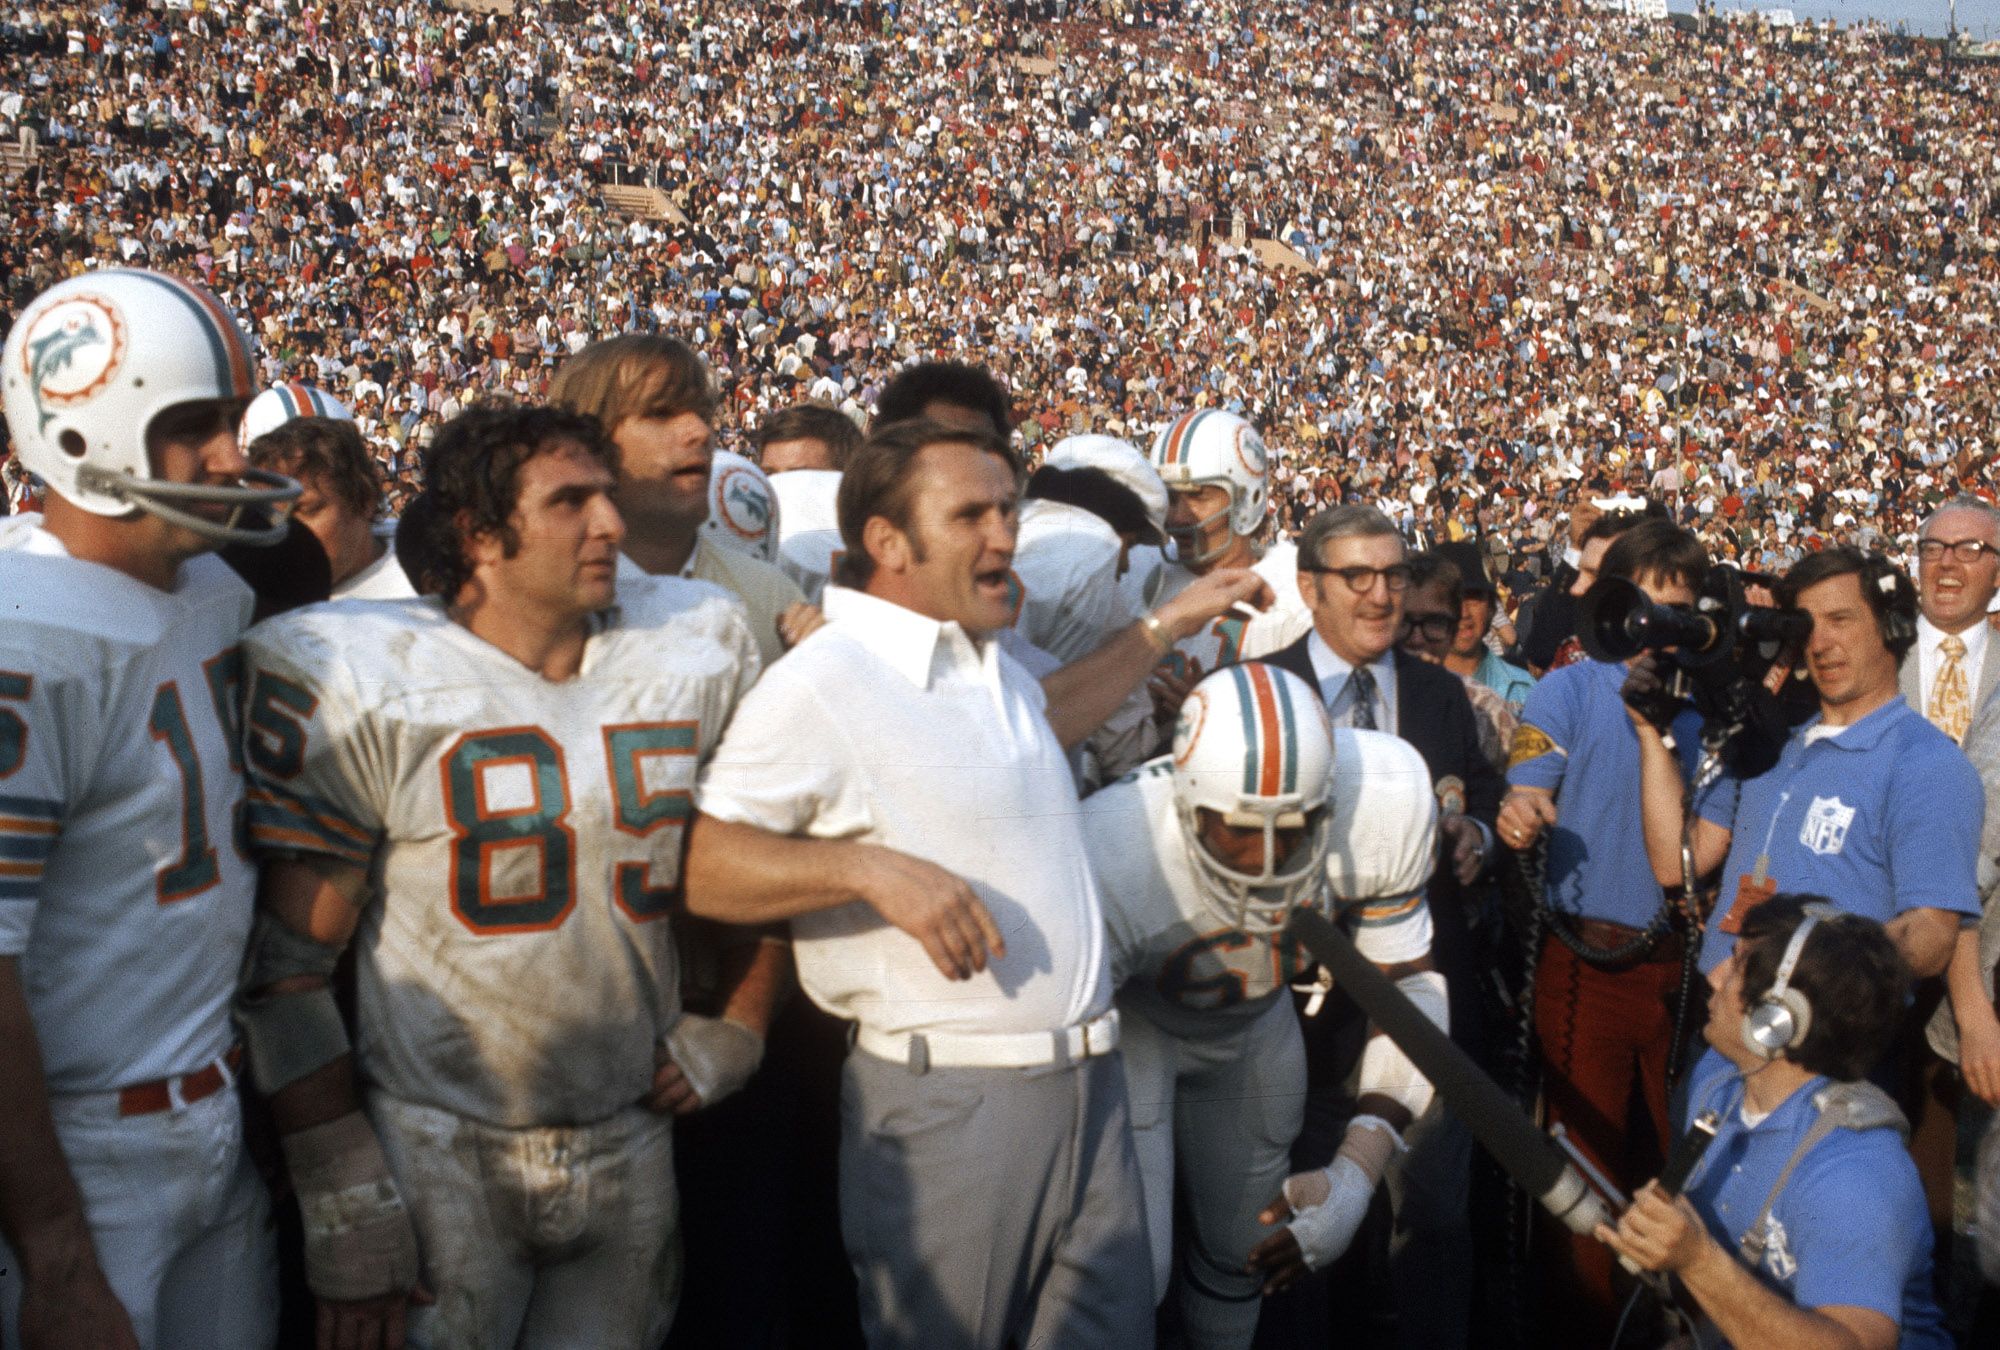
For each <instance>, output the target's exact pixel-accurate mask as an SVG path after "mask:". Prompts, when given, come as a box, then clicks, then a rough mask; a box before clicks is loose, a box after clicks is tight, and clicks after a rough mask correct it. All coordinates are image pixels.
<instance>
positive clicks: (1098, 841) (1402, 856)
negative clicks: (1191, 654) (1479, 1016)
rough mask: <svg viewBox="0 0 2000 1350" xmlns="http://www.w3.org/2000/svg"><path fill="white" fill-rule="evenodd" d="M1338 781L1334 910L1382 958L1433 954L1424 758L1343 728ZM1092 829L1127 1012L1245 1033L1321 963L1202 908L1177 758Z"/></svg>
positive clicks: (1161, 1023) (1125, 786)
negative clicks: (1180, 808) (1177, 783)
mask: <svg viewBox="0 0 2000 1350" xmlns="http://www.w3.org/2000/svg"><path fill="white" fill-rule="evenodd" d="M1404 752H1407V757H1406V755H1405V753H1404ZM1412 761H1414V764H1412ZM1333 772H1334V802H1333V821H1332V824H1331V826H1330V828H1329V841H1328V847H1327V879H1328V888H1327V895H1329V896H1331V897H1332V900H1331V902H1330V903H1331V904H1332V906H1333V912H1334V914H1335V916H1336V917H1337V919H1338V920H1339V922H1340V923H1341V924H1342V925H1343V926H1344V927H1346V928H1348V929H1349V930H1350V931H1351V932H1352V934H1353V936H1354V939H1355V945H1356V946H1357V947H1359V948H1360V949H1361V952H1362V954H1363V955H1364V956H1367V957H1368V958H1369V959H1370V960H1373V961H1379V962H1382V963H1383V964H1392V963H1394V962H1398V961H1405V960H1414V959H1415V958H1416V957H1417V956H1420V955H1422V954H1423V953H1424V952H1427V951H1429V950H1430V933H1431V924H1430V910H1429V907H1428V906H1427V905H1426V904H1425V903H1424V897H1423V887H1424V883H1425V881H1426V880H1427V879H1428V877H1429V876H1430V871H1431V865H1432V863H1433V861H1434V860H1435V857H1436V848H1437V825H1436V817H1437V803H1436V799H1435V798H1434V797H1433V796H1432V794H1431V789H1430V777H1429V774H1428V773H1427V772H1425V770H1424V765H1423V760H1422V757H1421V756H1419V755H1418V754H1417V752H1416V751H1415V750H1414V749H1411V748H1410V747H1409V746H1408V744H1407V743H1405V742H1403V741H1401V740H1398V739H1397V738H1396V737H1394V736H1391V735H1389V734H1388V733H1386V732H1378V731H1351V730H1348V729H1344V728H1343V729H1341V730H1338V731H1336V732H1335V743H1334V770H1333ZM1083 834H1084V841H1085V843H1086V845H1087V846H1088V848H1089V850H1090V860H1091V866H1092V867H1093V868H1094V869H1095V871H1096V873H1097V879H1098V885H1099V887H1100V889H1101V890H1102V891H1103V893H1104V913H1105V924H1106V927H1107V929H1108V930H1109V934H1110V944H1111V976H1112V981H1113V983H1114V985H1115V986H1116V987H1117V989H1118V1006H1119V1007H1120V1008H1122V1009H1125V1010H1127V1011H1129V1012H1136V1013H1139V1014H1141V1015H1143V1016H1144V1017H1146V1018H1147V1020H1149V1021H1151V1022H1152V1023H1153V1024H1154V1025H1156V1026H1158V1027H1159V1028H1161V1029H1162V1030H1163V1031H1166V1032H1168V1033H1170V1034H1172V1035H1175V1036H1217V1035H1228V1034H1233V1033H1234V1032H1236V1031H1238V1030H1240V1029H1241V1028H1242V1027H1243V1026H1245V1025H1247V1024H1248V1023H1249V1022H1250V1021H1251V1020H1253V1019H1255V1018H1256V1017H1258V1016H1259V1015H1261V1014H1262V1013H1263V1011H1264V1009H1265V1008H1266V1007H1267V1006H1268V1005H1269V1003H1270V1001H1271V999H1273V998H1275V997H1277V996H1278V995H1279V994H1280V993H1282V992H1283V991H1284V989H1285V987H1286V986H1287V985H1290V984H1293V983H1295V982H1297V981H1298V980H1300V979H1301V978H1303V977H1304V976H1305V975H1306V974H1307V972H1308V971H1309V969H1310V968H1311V966H1312V964H1313V962H1312V958H1311V957H1310V956H1309V955H1308V954H1307V953H1306V952H1305V951H1304V950H1303V949H1302V948H1300V947H1299V946H1298V945H1297V944H1296V943H1294V942H1293V941H1292V940H1291V939H1290V938H1289V937H1287V936H1285V935H1282V934H1278V935H1260V934H1252V933H1245V932H1242V931H1241V930H1239V929H1237V928H1235V927H1234V926H1232V925H1230V924H1228V923H1226V922H1224V921H1223V919H1222V917H1221V916H1220V915H1218V914H1217V913H1216V912H1215V910H1214V909H1213V908H1212V907H1211V906H1210V905H1209V904H1208V903H1207V902H1205V901H1204V900H1203V899H1202V895H1201V891H1200V889H1199V883H1198V881H1197V879H1196V874H1195V864H1194V862H1193V860H1192V858H1191V857H1190V856H1189V853H1188V850H1189V849H1191V848H1195V847H1199V846H1198V845H1197V844H1195V843H1194V842H1193V841H1192V840H1190V839H1188V838H1187V835H1186V832H1185V831H1184V830H1183V829H1182V828H1181V822H1180V816H1179V814H1178V813H1177V812H1176V811H1175V809H1174V777H1173V760H1172V758H1171V757H1170V756H1162V757H1161V758H1159V759H1156V760H1153V761H1151V762H1150V763H1148V764H1146V765H1144V766H1143V767H1141V768H1139V769H1138V770H1136V771H1134V772H1133V773H1130V774H1128V775H1126V776H1125V777H1124V778H1122V779H1120V780H1119V781H1118V782H1116V783H1114V784H1112V785H1111V786H1110V787H1108V788H1106V789H1105V790H1104V791H1102V792H1099V793H1097V794H1096V795H1095V796H1092V797H1090V798H1088V799H1086V800H1085V801H1084V803H1083Z"/></svg>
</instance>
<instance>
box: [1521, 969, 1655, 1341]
mask: <svg viewBox="0 0 2000 1350" xmlns="http://www.w3.org/2000/svg"><path fill="white" fill-rule="evenodd" d="M1680 975H1681V968H1680V961H1679V960H1678V959H1675V960H1671V961H1659V960H1655V961H1651V962H1646V963H1642V964H1639V965H1634V966H1630V967H1626V968H1623V969H1619V970H1604V969H1600V968H1599V967H1596V966H1592V965H1588V964H1586V963H1585V962H1584V961H1582V960H1581V959H1579V958H1578V957H1577V956H1576V954H1575V953H1574V952H1572V951H1570V949H1569V948H1568V947H1566V946H1564V945H1563V944H1562V943H1561V942H1560V941H1558V940H1556V939H1555V938H1550V939H1548V940H1547V941H1546V942H1545V944H1544V945H1543V947H1542V957H1541V964H1540V965H1539V966H1538V967H1537V968H1536V972H1535V1036H1536V1039H1537V1040H1538V1041H1539V1043H1540V1046H1541V1056H1542V1100H1543V1103H1544V1106H1545V1108H1546V1110H1547V1114H1548V1121H1549V1124H1550V1125H1555V1124H1558V1123H1560V1124H1561V1125H1562V1127H1563V1128H1564V1129H1565V1130H1566V1131H1567V1132H1568V1134H1569V1137H1570V1139H1571V1140H1572V1141H1573V1142H1574V1143H1575V1144H1576V1145H1577V1146H1578V1147H1579V1148H1581V1149H1582V1150H1583V1153H1584V1155H1585V1156H1586V1157H1588V1158H1589V1159H1590V1160H1591V1162H1592V1163H1594V1164H1595V1165H1596V1166H1597V1167H1598V1168H1599V1169H1600V1170H1601V1171H1602V1172H1603V1173H1604V1174H1605V1175H1606V1176H1608V1177H1609V1178H1610V1179H1611V1181H1612V1183H1613V1184H1614V1185H1616V1186H1617V1187H1618V1188H1619V1189H1620V1190H1622V1191H1624V1192H1625V1193H1626V1194H1627V1195H1628V1196H1629V1195H1630V1194H1631V1193H1632V1191H1633V1190H1634V1189H1636V1188H1637V1187H1639V1186H1641V1185H1643V1184H1645V1182H1647V1181H1648V1180H1650V1179H1651V1178H1652V1177H1653V1176H1655V1175H1656V1174H1657V1173H1658V1172H1659V1170H1660V1163H1661V1160H1662V1158H1661V1152H1660V1151H1661V1150H1662V1149H1664V1148H1665V1147H1666V1143H1667V1141H1668V1140H1669V1139H1671V1138H1672V1136H1671V1135H1670V1134H1669V1133H1668V1132H1667V1056H1668V1054H1669V1053H1670V1042H1671V1041H1672V1039H1673V1034H1674V1016H1673V1014H1674V1010H1673V1001H1674V999H1675V998H1676V997H1677V996H1678V994H1679V992H1680ZM1635 1088H1636V1089H1637V1095H1638V1096H1639V1098H1640V1100H1641V1102H1642V1103H1643V1106H1644V1110H1645V1112H1646V1114H1647V1115H1648V1116H1649V1117H1650V1118H1651V1124H1652V1137H1651V1138H1650V1139H1646V1138H1644V1137H1643V1135H1642V1136H1641V1137H1639V1138H1636V1139H1635V1138H1634V1134H1635V1131H1634V1129H1633V1128H1632V1105H1633V1101H1632V1099H1633V1096H1634V1089H1635ZM1543 1231H1544V1232H1545V1233H1547V1234H1548V1238H1549V1240H1548V1241H1547V1242H1545V1243H1543V1244H1542V1245H1541V1256H1542V1260H1541V1262H1540V1265H1541V1276H1542V1295H1543V1296H1542V1331H1543V1333H1544V1335H1545V1336H1546V1337H1547V1342H1546V1343H1547V1344H1549V1345H1555V1346H1571V1345H1575V1346H1601V1345H1605V1344H1607V1343H1609V1341H1610V1340H1611V1334H1612V1331H1613V1330H1614V1329H1615V1327H1616V1325H1617V1320H1618V1311H1619V1300H1620V1296H1619V1295H1618V1294H1616V1293H1615V1292H1614V1290H1613V1288H1612V1267H1613V1263H1614V1260H1615V1258H1614V1256H1613V1253H1612V1251H1611V1249H1610V1248H1609V1247H1606V1246H1605V1245H1603V1244H1602V1243H1600V1242H1598V1241H1597V1240H1595V1239H1594V1238H1590V1237H1585V1236H1582V1235H1579V1234H1573V1233H1571V1232H1570V1231H1569V1230H1568V1229H1566V1228H1563V1227H1561V1226H1560V1225H1558V1224H1554V1223H1550V1224H1546V1225H1544V1226H1543Z"/></svg>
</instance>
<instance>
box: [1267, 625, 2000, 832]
mask: <svg viewBox="0 0 2000 1350" xmlns="http://www.w3.org/2000/svg"><path fill="white" fill-rule="evenodd" d="M1309 640H1310V638H1309V637H1303V638H1300V639H1299V640H1298V641H1297V642H1294V643H1293V644H1292V645H1291V646H1289V647H1286V648H1283V649H1282V650H1279V651H1275V652H1272V653H1271V654H1270V655H1269V656H1266V657H1262V658H1260V659H1262V660H1263V661H1264V662H1265V663H1266V664H1267V665H1273V666H1278V667H1280V668H1282V669H1285V670H1289V671H1291V672H1292V674H1294V675H1297V676H1298V677H1299V678H1300V679H1302V680H1304V681H1305V682H1306V683H1307V684H1309V685H1311V686H1312V687H1313V688H1315V689H1317V688H1319V680H1318V678H1317V677H1316V676H1314V674H1313V668H1312V657H1311V656H1310V655H1308V654H1307V652H1306V643H1307V642H1308V641H1309ZM1995 664H1996V665H2000V662H1996V663H1995ZM1396 713H1397V722H1398V725H1397V728H1396V734H1397V735H1398V736H1401V737H1402V738H1403V739H1404V740H1406V741H1408V742H1409V743H1410V744H1411V745H1413V746H1415V747H1416V751H1417V753H1418V754H1420V755H1422V756H1423V757H1424V763H1425V764H1427V765H1429V766H1430V771H1431V782H1432V783H1433V784H1436V783H1439V782H1442V781H1443V780H1444V779H1446V778H1456V779H1457V780H1458V781H1459V782H1460V783H1462V784H1464V786H1465V814H1467V815H1468V816H1471V817H1472V818H1473V819H1474V820H1479V821H1483V822H1485V824H1486V827H1487V828H1488V829H1489V830H1490V829H1492V828H1493V821H1494V818H1495V817H1496V816H1498V815H1499V814H1500V798H1501V797H1502V796H1504V795H1505V793H1506V791H1507V784H1506V781H1505V780H1504V779H1502V778H1501V777H1500V775H1499V773H1498V772H1497V771H1496V770H1495V769H1494V767H1493V765H1492V763H1491V761H1489V760H1488V759H1487V758H1486V756H1485V755H1483V754H1481V753H1480V751H1479V724H1478V722H1477V721H1476V720H1475V718H1476V717H1477V714H1476V713H1474V712H1473V711H1472V700H1471V699H1469V698H1467V697H1466V695H1465V684H1464V682H1463V681H1461V680H1460V679H1459V677H1458V676H1456V675H1454V674H1452V673H1451V672H1450V671H1448V670H1446V669H1445V668H1444V667H1443V666H1434V665H1432V664H1431V663H1430V662H1428V661H1425V660H1423V659H1422V658H1420V657H1415V656H1411V655H1410V654H1409V653H1408V652H1403V651H1398V652H1397V653H1396ZM1337 771H1338V770H1337V769H1336V772H1337Z"/></svg>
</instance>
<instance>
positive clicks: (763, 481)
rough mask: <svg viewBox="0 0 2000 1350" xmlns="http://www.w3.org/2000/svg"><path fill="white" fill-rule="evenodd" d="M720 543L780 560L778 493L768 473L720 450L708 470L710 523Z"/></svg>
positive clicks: (770, 560)
mask: <svg viewBox="0 0 2000 1350" xmlns="http://www.w3.org/2000/svg"><path fill="white" fill-rule="evenodd" d="M702 528H703V529H704V530H707V531H708V532H709V535H710V537H711V538H713V539H714V540H715V541H716V542H717V543H720V544H727V545H729V547H731V548H734V549H739V550H741V551H742V552H744V553H748V554H750V555H752V556H753V557H758V558H762V559H763V560H764V561H765V562H775V561H776V560H777V557H778V494H777V493H775V492H773V491H772V490H771V480H770V479H769V478H767V477H765V476H764V471H763V470H762V469H760V468H758V467H757V466H756V465H755V464H752V463H751V462H750V461H749V460H747V459H745V458H743V456H741V455H739V454H737V453H736V452H735V451H733V450H717V451H716V452H715V459H714V461H713V462H712V463H711V464H710V465H709V470H708V520H707V521H706V522H705V523H704V524H703V525H702Z"/></svg>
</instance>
